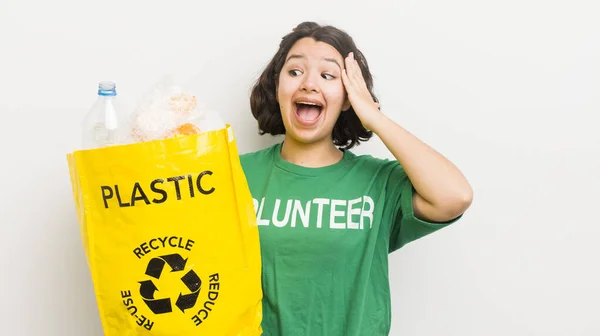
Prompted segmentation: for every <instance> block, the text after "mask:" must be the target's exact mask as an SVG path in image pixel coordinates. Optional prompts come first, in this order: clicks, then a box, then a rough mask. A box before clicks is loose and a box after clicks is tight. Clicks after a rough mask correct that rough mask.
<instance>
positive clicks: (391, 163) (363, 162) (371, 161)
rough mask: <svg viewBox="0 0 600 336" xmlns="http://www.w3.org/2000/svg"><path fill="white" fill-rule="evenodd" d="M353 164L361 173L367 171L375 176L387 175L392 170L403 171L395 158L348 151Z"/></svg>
mask: <svg viewBox="0 0 600 336" xmlns="http://www.w3.org/2000/svg"><path fill="white" fill-rule="evenodd" d="M347 155H348V156H349V159H350V161H352V163H353V166H354V167H355V168H356V169H358V170H359V171H361V172H362V173H369V174H372V175H376V176H385V177H387V176H389V175H390V174H392V173H394V172H404V169H403V168H402V167H401V166H400V164H399V163H398V161H397V160H396V159H388V158H379V157H375V156H373V155H370V154H360V155H358V154H354V153H352V152H348V154H347Z"/></svg>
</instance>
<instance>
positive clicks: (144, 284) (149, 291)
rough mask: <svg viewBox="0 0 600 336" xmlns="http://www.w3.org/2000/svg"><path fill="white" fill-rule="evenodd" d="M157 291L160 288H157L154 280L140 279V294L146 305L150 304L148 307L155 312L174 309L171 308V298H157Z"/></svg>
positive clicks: (162, 312) (168, 311) (159, 312)
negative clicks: (155, 296) (155, 295)
mask: <svg viewBox="0 0 600 336" xmlns="http://www.w3.org/2000/svg"><path fill="white" fill-rule="evenodd" d="M155 291H158V288H156V286H155V285H154V283H153V282H152V280H145V281H140V294H141V295H142V298H143V299H144V302H145V303H146V305H148V308H150V310H151V311H152V312H153V313H154V314H164V313H170V312H171V311H173V309H172V308H171V299H169V298H165V299H155V298H154V292H155Z"/></svg>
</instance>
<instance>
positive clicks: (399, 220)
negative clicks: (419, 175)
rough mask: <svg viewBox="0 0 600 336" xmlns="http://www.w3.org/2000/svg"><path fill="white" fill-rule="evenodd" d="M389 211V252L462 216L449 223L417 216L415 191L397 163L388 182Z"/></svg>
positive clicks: (455, 219) (456, 219)
mask: <svg viewBox="0 0 600 336" xmlns="http://www.w3.org/2000/svg"><path fill="white" fill-rule="evenodd" d="M386 189H387V196H388V199H387V202H386V203H387V204H386V206H387V207H388V211H394V213H393V214H392V216H391V218H392V223H391V224H392V228H391V230H390V246H389V252H390V253H391V252H394V251H396V250H398V249H400V248H401V247H403V246H404V245H406V244H408V243H410V242H412V241H415V240H417V239H419V238H422V237H424V236H427V235H428V234H431V233H433V232H435V231H437V230H440V229H442V228H444V227H446V226H448V225H450V224H452V223H454V222H456V221H458V220H459V219H460V218H461V217H462V215H460V216H458V217H457V218H454V219H452V220H450V221H448V222H443V223H439V222H429V221H426V220H423V219H419V218H417V217H416V216H415V213H414V209H413V195H414V193H415V189H414V187H413V184H412V183H411V181H410V179H409V178H408V176H407V175H406V172H405V171H404V169H403V168H402V167H401V166H400V165H399V164H398V163H397V162H395V163H394V164H393V166H392V168H391V172H390V174H389V177H388V180H387V185H386Z"/></svg>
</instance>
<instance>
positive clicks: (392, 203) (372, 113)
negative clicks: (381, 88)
mask: <svg viewBox="0 0 600 336" xmlns="http://www.w3.org/2000/svg"><path fill="white" fill-rule="evenodd" d="M372 88H373V83H372V77H371V74H370V73H369V67H368V65H367V61H366V60H365V57H364V56H363V55H362V53H361V52H360V51H359V50H358V49H357V47H356V46H355V44H354V42H353V40H352V38H351V37H350V36H348V35H347V34H346V33H344V32H343V31H340V30H338V29H336V28H334V27H331V26H320V25H318V24H316V23H312V22H305V23H302V24H300V25H298V26H297V27H296V28H295V29H294V30H293V31H292V32H291V33H289V34H288V35H286V36H285V37H284V38H283V40H282V41H281V43H280V46H279V50H278V51H277V53H276V54H275V56H274V57H273V59H272V60H271V62H270V63H269V64H268V66H267V67H266V69H265V70H264V72H263V73H262V75H261V76H260V78H259V79H258V81H257V83H256V85H255V86H254V87H253V90H252V94H251V98H250V102H251V109H252V113H253V115H254V117H255V118H256V120H257V121H258V126H259V130H260V134H272V135H277V134H285V137H284V140H283V142H281V143H278V144H276V145H274V146H272V147H270V148H266V149H263V150H260V151H257V152H254V153H248V154H243V155H241V162H242V166H243V169H244V172H245V174H246V176H247V179H248V184H249V187H250V191H251V193H252V196H253V199H254V206H255V210H256V215H257V224H258V225H259V232H260V239H261V253H262V263H263V264H262V267H263V280H262V281H263V291H264V299H263V310H264V318H263V323H262V327H263V330H264V335H269V336H280V335H293V336H300V335H310V336H318V335H326V336H337V335H340V336H354V335H357V336H358V335H360V336H364V335H370V336H376V335H388V333H389V330H390V324H391V309H390V307H391V304H390V289H389V281H388V253H391V252H393V251H395V250H397V249H399V248H401V247H402V246H403V245H405V244H407V243H409V242H411V241H414V240H416V239H419V238H421V237H423V236H425V235H427V234H430V233H432V232H434V231H436V230H439V229H441V228H443V227H445V226H447V225H449V224H451V223H453V222H455V221H456V220H458V218H460V217H461V215H462V214H463V213H464V212H465V210H466V209H467V208H468V207H469V205H470V204H471V199H472V190H471V187H470V185H469V183H468V182H467V180H466V179H465V178H464V177H463V175H462V174H461V172H460V171H459V170H458V169H457V168H456V167H455V166H454V165H453V164H452V163H450V162H449V161H448V160H446V159H445V158H444V157H443V156H442V155H440V154H438V153H437V152H436V151H434V150H433V149H432V148H430V147H428V146H427V145H426V144H424V143H423V142H421V141H420V140H419V139H417V138H416V137H414V136H413V135H411V134H410V133H409V132H408V131H406V130H405V129H404V128H402V127H401V126H400V125H398V124H396V123H395V122H394V121H392V120H390V119H389V118H388V117H387V116H386V115H385V114H384V113H382V112H381V111H380V110H379V106H378V103H377V99H376V98H375V95H374V94H373V92H372ZM372 132H374V133H376V134H377V135H378V136H379V137H380V138H381V140H382V141H383V143H384V144H385V145H386V146H387V148H388V149H389V151H390V152H391V153H392V154H393V156H394V157H395V158H396V160H385V159H378V158H374V157H372V156H368V155H360V156H359V155H355V154H353V153H352V152H350V151H349V149H351V148H352V147H353V146H355V145H358V144H359V143H360V142H361V141H366V140H368V139H369V138H370V137H371V136H372V134H373V133H372Z"/></svg>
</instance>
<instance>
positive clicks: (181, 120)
mask: <svg viewBox="0 0 600 336" xmlns="http://www.w3.org/2000/svg"><path fill="white" fill-rule="evenodd" d="M225 126H226V125H225V123H224V122H223V120H222V119H221V116H220V115H219V113H217V112H216V111H214V110H210V109H207V108H205V107H204V106H201V105H199V103H198V100H197V98H196V96H195V95H193V94H191V93H188V92H186V91H185V90H184V89H183V88H182V87H181V86H180V85H177V84H175V83H174V80H173V78H172V76H165V77H164V78H163V79H162V80H161V81H159V82H158V83H157V84H156V85H155V86H154V87H153V88H152V89H151V90H150V91H149V92H148V93H147V94H146V95H145V96H144V97H143V98H142V100H141V101H140V103H139V104H138V105H137V107H136V108H135V110H134V111H133V113H132V115H131V128H132V129H131V132H132V133H131V134H132V140H133V142H145V141H152V140H163V139H169V138H174V137H178V136H185V135H192V134H199V133H201V132H207V131H213V130H219V129H223V128H225Z"/></svg>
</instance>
